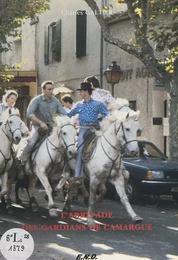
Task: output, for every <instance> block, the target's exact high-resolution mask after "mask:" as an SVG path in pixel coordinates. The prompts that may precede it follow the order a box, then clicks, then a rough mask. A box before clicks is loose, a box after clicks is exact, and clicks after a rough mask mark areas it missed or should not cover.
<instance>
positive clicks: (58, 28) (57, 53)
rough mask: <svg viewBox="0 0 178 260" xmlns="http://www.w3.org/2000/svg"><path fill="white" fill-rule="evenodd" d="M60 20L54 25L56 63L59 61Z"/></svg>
mask: <svg viewBox="0 0 178 260" xmlns="http://www.w3.org/2000/svg"><path fill="white" fill-rule="evenodd" d="M61 23H62V22H61V20H59V21H58V22H57V23H56V41H55V42H56V46H55V50H56V61H61Z"/></svg>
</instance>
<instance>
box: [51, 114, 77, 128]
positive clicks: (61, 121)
mask: <svg viewBox="0 0 178 260" xmlns="http://www.w3.org/2000/svg"><path fill="white" fill-rule="evenodd" d="M54 120H55V122H56V124H57V125H58V126H63V125H66V124H73V122H72V120H71V118H70V117H68V116H62V115H61V116H56V117H55V118H54Z"/></svg>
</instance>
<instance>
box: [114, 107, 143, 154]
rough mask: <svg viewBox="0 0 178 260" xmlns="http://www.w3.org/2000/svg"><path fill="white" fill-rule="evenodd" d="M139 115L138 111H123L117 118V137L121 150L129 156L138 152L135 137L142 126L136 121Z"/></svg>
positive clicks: (139, 132) (138, 134) (139, 133)
mask: <svg viewBox="0 0 178 260" xmlns="http://www.w3.org/2000/svg"><path fill="white" fill-rule="evenodd" d="M119 114H120V113H119ZM139 115H140V111H133V110H130V111H129V112H126V111H123V114H122V116H121V114H120V115H119V119H118V121H120V129H121V130H120V131H118V134H117V138H118V139H119V141H120V143H121V146H122V150H123V152H124V153H125V154H127V155H130V156H133V155H134V154H136V153H137V152H138V143H137V137H138V136H140V135H141V132H142V127H141V126H140V123H139V122H138V117H139Z"/></svg>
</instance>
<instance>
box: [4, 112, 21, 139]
mask: <svg viewBox="0 0 178 260" xmlns="http://www.w3.org/2000/svg"><path fill="white" fill-rule="evenodd" d="M13 116H17V117H18V118H20V117H19V116H18V115H10V116H9V117H8V119H7V121H6V123H5V124H3V125H2V126H1V129H2V131H3V133H4V134H5V136H6V137H7V138H8V139H9V140H10V141H12V140H13V135H14V133H15V132H16V131H17V130H20V127H17V128H16V129H15V130H14V131H12V129H11V126H10V123H9V118H10V117H13ZM6 125H7V126H8V128H9V129H8V130H9V132H10V133H11V136H9V135H8V134H7V133H6V131H5V129H4V128H5V127H6ZM20 131H21V130H20Z"/></svg>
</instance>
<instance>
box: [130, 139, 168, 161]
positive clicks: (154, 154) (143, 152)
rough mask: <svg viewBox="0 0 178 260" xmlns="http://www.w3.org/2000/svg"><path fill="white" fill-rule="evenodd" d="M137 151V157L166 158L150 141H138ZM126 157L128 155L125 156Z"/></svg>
mask: <svg viewBox="0 0 178 260" xmlns="http://www.w3.org/2000/svg"><path fill="white" fill-rule="evenodd" d="M138 147H139V152H138V153H137V154H136V156H134V157H137V158H154V159H163V160H165V159H166V156H165V155H164V154H163V153H162V152H161V151H160V150H159V149H158V148H157V147H156V146H155V145H154V144H152V143H146V142H138ZM126 157H128V156H126Z"/></svg>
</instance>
